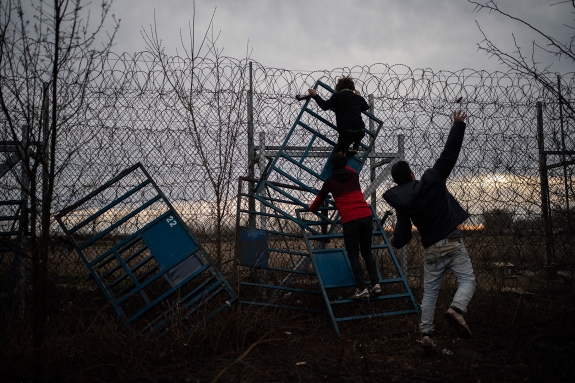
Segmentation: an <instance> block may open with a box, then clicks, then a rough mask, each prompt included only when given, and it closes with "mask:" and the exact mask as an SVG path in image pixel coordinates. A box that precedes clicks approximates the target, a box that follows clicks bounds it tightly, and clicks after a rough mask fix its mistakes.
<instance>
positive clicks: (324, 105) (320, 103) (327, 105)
mask: <svg viewBox="0 0 575 383" xmlns="http://www.w3.org/2000/svg"><path fill="white" fill-rule="evenodd" d="M308 93H309V94H310V95H311V97H312V98H313V99H314V100H315V102H317V105H318V106H319V107H320V108H321V110H328V109H331V108H333V107H334V100H333V98H334V97H335V95H336V93H334V94H333V95H332V96H331V97H330V98H329V100H327V101H326V100H324V99H323V98H321V96H320V95H319V94H318V93H317V91H316V90H315V89H308Z"/></svg>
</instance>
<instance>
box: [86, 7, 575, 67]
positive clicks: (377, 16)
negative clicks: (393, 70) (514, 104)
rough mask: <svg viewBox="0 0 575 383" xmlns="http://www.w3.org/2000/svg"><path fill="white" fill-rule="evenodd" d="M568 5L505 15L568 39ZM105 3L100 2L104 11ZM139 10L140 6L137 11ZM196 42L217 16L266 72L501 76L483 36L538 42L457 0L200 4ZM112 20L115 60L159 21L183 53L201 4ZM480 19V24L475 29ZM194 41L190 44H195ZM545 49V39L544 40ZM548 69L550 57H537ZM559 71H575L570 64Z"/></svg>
mask: <svg viewBox="0 0 575 383" xmlns="http://www.w3.org/2000/svg"><path fill="white" fill-rule="evenodd" d="M558 2H559V0H499V1H498V4H499V6H500V8H501V9H502V10H504V11H506V12H509V13H511V14H513V15H515V16H517V17H519V18H521V19H524V20H525V21H528V22H530V23H531V24H532V25H534V26H535V27H537V28H539V29H540V30H542V31H544V32H546V33H548V34H549V35H551V36H554V37H556V38H558V39H559V40H560V41H563V42H567V41H568V39H569V37H570V36H571V34H572V33H573V31H572V30H569V28H567V27H566V26H565V25H564V24H568V25H571V26H573V25H574V24H575V23H574V21H573V19H574V15H573V7H572V6H571V4H570V3H567V4H558V5H554V6H550V5H551V4H554V3H558ZM98 3H99V2H94V5H97V4H98ZM136 4H137V5H136ZM195 6H196V19H195V20H196V38H197V39H198V38H199V37H198V36H200V37H201V36H202V35H203V33H204V32H205V30H206V28H207V26H208V23H209V21H210V18H211V16H212V13H214V10H215V16H214V26H215V29H214V30H215V32H216V33H218V32H219V33H220V37H219V40H218V44H217V45H218V46H219V47H220V49H221V48H224V50H223V54H224V55H226V56H231V57H235V58H238V59H241V58H245V57H246V51H247V50H248V49H249V51H250V52H251V58H252V59H253V60H255V61H257V62H259V63H260V64H262V65H264V66H269V67H277V68H285V69H291V70H303V71H308V70H323V69H327V70H330V69H334V68H339V67H346V66H347V67H351V66H355V65H371V64H375V63H386V64H390V65H393V64H405V65H407V66H409V67H411V68H412V69H415V68H431V69H433V70H434V71H439V70H451V71H455V70H459V69H464V68H471V69H476V70H486V71H489V72H493V71H496V70H501V71H505V70H506V67H505V66H503V65H501V64H499V63H498V62H497V60H496V59H495V58H489V57H488V56H486V54H485V53H484V52H481V51H478V49H477V43H479V42H480V41H481V40H482V39H483V36H482V34H481V32H480V30H479V28H478V25H477V23H479V25H480V26H481V28H482V29H483V31H484V32H485V33H487V35H488V37H489V38H491V39H492V40H493V41H494V42H495V43H496V44H498V45H499V46H500V47H501V48H504V49H505V50H506V51H509V52H512V51H514V50H516V49H515V47H514V45H513V36H512V34H515V37H516V38H517V39H518V42H519V44H520V45H521V46H522V47H523V48H527V49H528V48H530V46H531V44H532V41H533V40H534V39H535V38H536V36H535V35H534V34H533V33H531V32H529V31H528V30H527V28H525V27H524V26H522V25H521V24H520V23H518V22H515V21H512V20H509V19H507V18H505V17H503V16H501V15H497V14H495V13H491V14H489V13H487V12H486V11H481V12H474V8H475V7H474V5H473V4H470V3H468V2H467V1H456V0H434V1H429V0H385V1H376V0H361V1H360V0H347V1H344V0H289V1H283V0H282V1H280V0H196V2H195ZM112 13H114V14H115V15H116V17H117V18H119V19H121V27H120V31H119V32H118V35H117V38H116V44H115V47H114V49H113V51H114V52H116V53H122V52H128V53H133V52H140V51H143V50H145V49H146V43H145V41H144V39H143V38H142V35H141V30H142V28H147V29H149V28H150V26H151V25H152V24H153V23H154V15H155V19H156V24H157V29H158V32H159V36H160V38H162V40H163V43H164V45H165V47H166V53H168V54H170V55H175V54H176V49H177V48H179V52H180V54H181V52H182V50H181V44H180V31H182V33H183V34H184V36H187V35H188V25H189V24H190V22H191V21H192V19H193V14H194V1H192V0H186V1H184V0H164V1H162V2H158V1H152V0H138V1H137V3H136V2H134V1H128V0H115V1H114V3H113V6H112ZM476 22H477V23H476ZM188 41H189V40H188ZM537 41H539V42H540V43H544V41H543V40H541V39H538V40H537ZM537 59H538V60H541V61H543V62H545V63H548V62H549V60H550V59H551V57H544V56H538V57H537ZM552 70H554V71H558V72H560V73H566V72H572V71H574V70H575V66H574V65H573V63H572V62H567V61H565V60H563V61H561V62H556V63H555V64H554V65H553V67H552Z"/></svg>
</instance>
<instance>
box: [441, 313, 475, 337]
mask: <svg viewBox="0 0 575 383" xmlns="http://www.w3.org/2000/svg"><path fill="white" fill-rule="evenodd" d="M443 316H444V317H445V319H446V320H447V322H448V323H449V324H450V325H451V326H453V328H454V329H455V331H457V333H458V334H459V336H460V337H462V338H463V339H469V338H471V330H469V326H467V323H465V319H463V315H461V314H460V313H458V312H457V311H455V310H454V309H453V308H452V307H450V308H448V309H447V311H446V312H445V314H444V315H443Z"/></svg>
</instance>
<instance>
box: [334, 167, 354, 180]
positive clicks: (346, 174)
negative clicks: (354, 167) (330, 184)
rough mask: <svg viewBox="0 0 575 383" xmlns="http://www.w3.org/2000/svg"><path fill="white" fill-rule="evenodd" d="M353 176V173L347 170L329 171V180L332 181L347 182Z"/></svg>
mask: <svg viewBox="0 0 575 383" xmlns="http://www.w3.org/2000/svg"><path fill="white" fill-rule="evenodd" d="M352 174H353V172H352V171H351V170H349V169H346V168H343V169H333V170H332V171H331V176H330V177H331V178H333V179H334V180H336V181H338V182H347V181H348V180H349V179H350V177H351V175H352Z"/></svg>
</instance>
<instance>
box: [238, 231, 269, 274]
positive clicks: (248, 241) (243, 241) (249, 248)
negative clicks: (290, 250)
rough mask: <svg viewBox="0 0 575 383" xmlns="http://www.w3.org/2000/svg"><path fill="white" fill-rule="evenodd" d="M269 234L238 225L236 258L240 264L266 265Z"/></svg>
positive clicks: (250, 265) (251, 265)
mask: <svg viewBox="0 0 575 383" xmlns="http://www.w3.org/2000/svg"><path fill="white" fill-rule="evenodd" d="M268 249H269V236H268V233H267V231H265V230H260V229H251V228H249V227H241V226H240V227H239V228H238V230H237V231H236V258H237V259H238V260H239V261H240V265H242V266H249V267H268V258H269V251H268Z"/></svg>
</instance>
